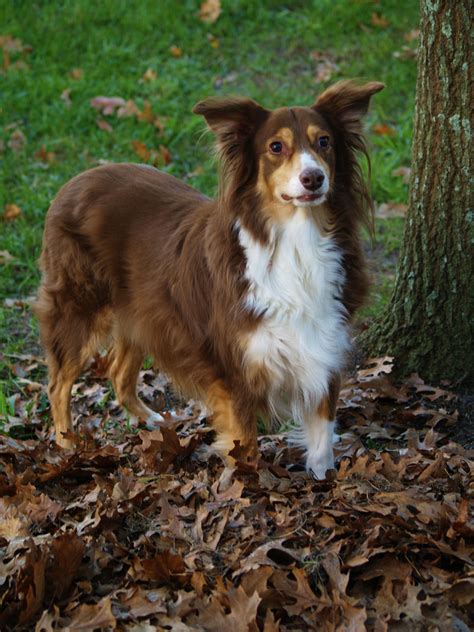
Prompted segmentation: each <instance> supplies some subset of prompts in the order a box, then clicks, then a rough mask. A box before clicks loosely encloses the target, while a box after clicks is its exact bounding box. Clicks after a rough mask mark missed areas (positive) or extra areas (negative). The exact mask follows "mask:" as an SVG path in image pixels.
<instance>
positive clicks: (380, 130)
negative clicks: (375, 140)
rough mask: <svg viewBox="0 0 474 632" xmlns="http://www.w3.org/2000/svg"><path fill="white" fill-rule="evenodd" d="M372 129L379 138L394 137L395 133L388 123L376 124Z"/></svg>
mask: <svg viewBox="0 0 474 632" xmlns="http://www.w3.org/2000/svg"><path fill="white" fill-rule="evenodd" d="M372 129H373V131H374V132H375V134H378V135H379V136H395V134H396V131H395V130H394V129H393V127H390V125H388V123H377V124H376V125H374V126H373V128H372Z"/></svg>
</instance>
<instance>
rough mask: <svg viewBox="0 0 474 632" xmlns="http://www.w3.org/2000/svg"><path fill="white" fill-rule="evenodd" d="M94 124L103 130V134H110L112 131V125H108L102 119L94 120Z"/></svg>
mask: <svg viewBox="0 0 474 632" xmlns="http://www.w3.org/2000/svg"><path fill="white" fill-rule="evenodd" d="M95 123H96V125H97V127H98V128H99V129H102V130H104V132H109V133H111V132H113V131H114V128H113V127H112V125H110V123H107V121H104V119H100V118H98V119H96V120H95Z"/></svg>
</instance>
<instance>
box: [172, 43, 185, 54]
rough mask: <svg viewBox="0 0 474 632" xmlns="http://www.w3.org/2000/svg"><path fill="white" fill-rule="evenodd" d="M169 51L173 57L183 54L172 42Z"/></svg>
mask: <svg viewBox="0 0 474 632" xmlns="http://www.w3.org/2000/svg"><path fill="white" fill-rule="evenodd" d="M170 53H171V55H172V56H173V57H182V55H183V51H182V50H181V48H180V47H179V46H175V45H174V44H173V46H170Z"/></svg>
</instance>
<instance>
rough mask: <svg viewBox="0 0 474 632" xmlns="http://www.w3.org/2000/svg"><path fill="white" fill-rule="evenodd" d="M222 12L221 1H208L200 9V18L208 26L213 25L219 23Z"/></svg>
mask: <svg viewBox="0 0 474 632" xmlns="http://www.w3.org/2000/svg"><path fill="white" fill-rule="evenodd" d="M221 11H222V8H221V3H220V0H206V1H205V2H202V3H201V8H200V9H199V18H200V19H201V20H202V21H203V22H207V24H213V23H214V22H216V21H217V19H218V17H219V16H220V14H221Z"/></svg>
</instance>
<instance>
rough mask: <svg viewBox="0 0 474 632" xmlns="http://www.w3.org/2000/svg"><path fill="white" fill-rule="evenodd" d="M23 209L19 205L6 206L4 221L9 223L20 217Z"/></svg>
mask: <svg viewBox="0 0 474 632" xmlns="http://www.w3.org/2000/svg"><path fill="white" fill-rule="evenodd" d="M20 215H21V208H20V207H19V206H18V205H17V204H6V205H5V209H4V211H3V219H4V220H5V221H7V222H9V221H11V220H13V219H16V218H17V217H20Z"/></svg>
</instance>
